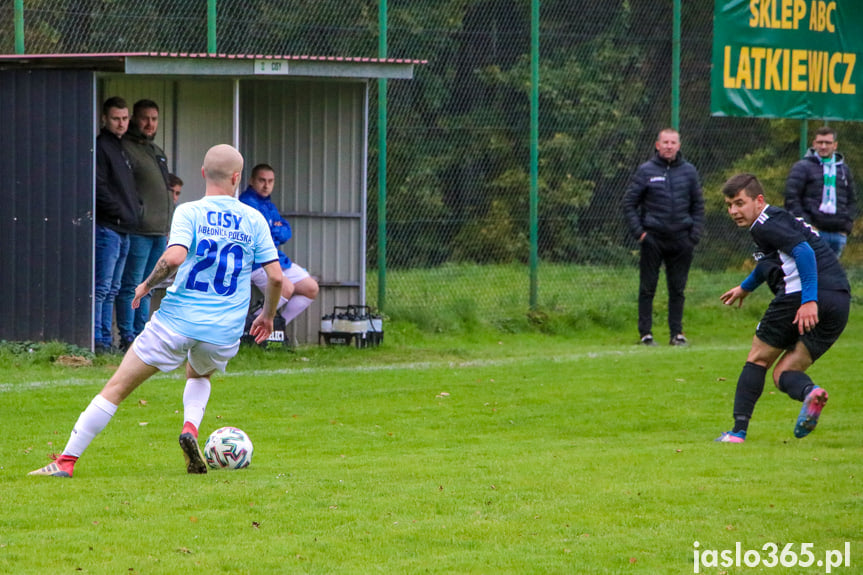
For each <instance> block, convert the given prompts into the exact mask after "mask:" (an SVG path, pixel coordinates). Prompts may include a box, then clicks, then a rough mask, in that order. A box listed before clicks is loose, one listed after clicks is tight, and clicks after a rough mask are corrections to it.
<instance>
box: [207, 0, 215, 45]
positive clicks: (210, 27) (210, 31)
mask: <svg viewBox="0 0 863 575" xmlns="http://www.w3.org/2000/svg"><path fill="white" fill-rule="evenodd" d="M207 53H209V54H215V53H216V0H207Z"/></svg>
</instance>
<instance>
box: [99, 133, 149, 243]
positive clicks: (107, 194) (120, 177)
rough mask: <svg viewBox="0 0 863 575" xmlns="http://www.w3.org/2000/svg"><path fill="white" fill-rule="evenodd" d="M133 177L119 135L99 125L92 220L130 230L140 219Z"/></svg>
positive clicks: (120, 231)
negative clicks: (100, 129)
mask: <svg viewBox="0 0 863 575" xmlns="http://www.w3.org/2000/svg"><path fill="white" fill-rule="evenodd" d="M141 210H142V207H141V200H140V199H138V191H137V189H136V188H135V176H134V175H133V174H132V165H131V164H130V163H129V158H128V157H127V156H126V152H124V151H123V146H122V144H121V141H120V138H118V137H117V136H115V135H114V134H113V133H112V132H111V131H110V130H108V129H107V128H102V131H101V133H100V134H99V136H98V137H97V138H96V223H97V224H99V225H100V226H104V227H106V228H110V229H112V230H114V231H115V232H119V233H123V234H128V233H132V232H134V231H135V230H136V229H137V228H138V225H139V224H140V220H141Z"/></svg>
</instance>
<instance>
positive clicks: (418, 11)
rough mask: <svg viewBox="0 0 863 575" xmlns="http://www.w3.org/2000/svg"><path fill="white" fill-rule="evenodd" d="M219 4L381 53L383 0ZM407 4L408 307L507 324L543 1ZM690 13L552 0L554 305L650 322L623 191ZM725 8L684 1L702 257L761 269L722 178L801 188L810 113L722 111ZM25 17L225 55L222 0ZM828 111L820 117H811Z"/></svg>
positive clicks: (275, 50) (95, 6) (775, 195)
mask: <svg viewBox="0 0 863 575" xmlns="http://www.w3.org/2000/svg"><path fill="white" fill-rule="evenodd" d="M12 4H13V2H12V1H11V0H10V1H7V2H4V3H3V4H2V5H0V52H3V53H7V54H8V53H13V52H14V28H13V26H14V24H13V20H14V18H13V6H12ZM216 8H217V10H216V12H217V15H218V18H217V27H216V32H217V36H216V40H217V51H218V52H221V53H259V54H311V55H318V56H330V55H336V56H365V57H376V56H377V55H378V54H377V45H378V5H377V3H374V2H364V1H358V0H314V1H312V0H305V1H298V0H286V1H264V0H243V1H240V0H220V1H219V2H218V3H217V5H216ZM388 13H389V23H388V31H387V37H388V46H389V54H388V55H389V56H390V57H396V58H413V59H424V60H428V64H426V65H423V66H418V67H417V68H416V73H415V78H414V79H413V80H411V81H392V82H390V83H389V84H388V110H389V120H388V157H387V161H388V169H387V182H388V190H387V191H388V201H387V224H388V227H387V230H388V232H387V264H388V269H387V304H388V310H389V309H390V308H392V310H397V311H399V312H400V313H405V314H411V313H418V311H417V310H418V309H419V308H420V307H422V308H423V309H424V310H425V312H426V313H432V314H433V313H435V310H437V309H439V308H443V307H450V308H452V307H456V308H458V307H461V308H463V309H462V312H461V313H464V314H468V315H470V314H476V315H480V316H486V317H488V316H490V315H494V314H498V316H499V317H500V318H501V321H506V318H508V317H512V316H515V315H519V314H521V315H525V314H526V313H527V311H528V300H529V273H528V267H527V261H528V255H529V249H530V245H529V178H528V174H529V110H530V103H529V88H530V83H529V78H530V56H529V52H530V2H529V0H434V1H433V0H390V1H389V3H388ZM672 17H673V14H672V3H671V2H656V1H655V0H609V1H607V2H574V1H572V0H544V1H543V2H542V5H541V16H540V46H541V48H540V69H541V71H540V78H541V80H540V87H539V91H540V134H539V146H540V149H539V158H540V166H539V196H540V199H539V243H538V246H537V248H538V253H539V257H540V267H539V304H540V307H541V308H542V309H556V310H562V311H564V312H566V311H569V310H573V309H575V308H576V307H582V308H586V309H589V310H592V311H591V313H597V312H599V313H601V311H602V309H603V308H604V307H607V306H615V305H616V306H629V307H631V309H632V310H633V320H632V321H633V323H634V309H635V300H636V293H635V290H636V285H637V280H636V278H635V276H636V275H637V246H636V244H635V243H634V241H632V239H631V238H629V237H628V232H627V230H626V227H625V225H624V221H623V217H622V213H621V199H622V196H623V193H624V190H625V188H626V185H627V182H628V180H629V178H630V176H631V174H632V173H633V171H634V170H635V168H636V167H637V166H638V164H640V163H641V162H643V161H645V160H647V159H648V158H649V157H650V156H651V154H652V151H653V141H654V139H655V137H656V134H657V132H658V131H659V129H660V128H663V127H666V126H667V125H668V124H669V123H670V119H671V110H670V107H671V96H670V94H671V76H672ZM712 18H713V3H712V2H687V3H684V7H683V21H682V43H681V47H682V48H681V54H682V62H681V69H680V78H681V100H680V101H681V108H680V132H681V135H682V141H683V153H684V155H685V156H686V157H687V158H688V159H689V160H690V161H691V162H692V163H693V164H695V166H696V167H697V168H698V169H699V172H700V174H701V176H702V178H703V181H704V190H705V198H706V209H707V229H706V233H705V237H704V239H703V241H702V243H701V244H700V245H699V247H698V248H697V251H696V259H695V264H694V266H695V268H696V269H697V270H704V271H706V272H710V271H716V270H742V269H743V268H744V267H745V266H746V265H747V261H748V257H747V251H748V247H749V242H748V238H747V237H746V234H745V233H741V232H740V231H739V230H737V229H736V228H735V227H734V226H733V225H731V223H730V222H729V221H728V218H727V216H726V215H725V212H724V208H723V202H722V199H721V197H720V195H719V193H718V189H719V186H720V185H721V183H722V182H723V181H724V180H725V179H726V178H727V177H728V176H729V175H731V174H732V173H736V172H738V171H744V170H745V171H752V172H755V173H757V174H758V175H759V176H760V177H761V179H762V180H763V181H764V183H765V185H766V188H767V190H768V191H769V196H770V197H769V198H768V199H769V200H770V201H772V202H773V203H780V204H781V202H782V200H781V197H782V190H783V188H784V181H785V177H786V175H787V173H788V170H789V168H790V166H791V164H792V163H793V162H794V161H795V160H796V159H797V158H798V157H799V153H800V144H799V138H800V132H801V125H800V122H799V121H792V120H766V119H745V118H714V117H711V116H710V72H711V67H710V58H711V42H712ZM24 31H25V35H24V36H25V37H24V40H25V45H26V52H27V53H95V52H118V51H126V52H131V51H135V52H138V51H175V52H206V51H207V48H208V35H207V3H206V2H204V1H202V0H196V1H194V2H192V1H190V0H185V1H183V0H180V1H166V0H110V1H108V0H76V1H70V0H51V1H48V0H24ZM372 92H373V101H372V109H371V114H370V117H371V118H372V122H373V123H372V126H371V132H370V137H369V145H370V151H371V157H370V161H369V179H368V181H369V206H368V208H369V209H368V213H369V226H368V230H369V238H368V240H369V241H368V246H369V253H368V264H369V267H370V270H371V271H370V274H369V286H368V290H367V292H368V294H369V298H370V300H371V301H370V303H371V304H374V303H375V301H374V300H375V297H376V294H377V290H376V281H377V275H376V274H377V272H376V270H375V269H374V267H375V266H376V265H377V245H378V243H377V222H376V217H377V205H376V203H377V189H376V186H377V169H378V163H377V157H376V144H377V140H376V137H375V134H376V132H377V126H376V125H375V120H376V114H375V109H376V92H377V85H376V83H373V84H372ZM820 125H821V122H818V121H812V122H810V124H809V126H808V129H809V133H810V134H812V133H814V130H815V128H817V127H818V126H820ZM833 126H834V127H835V128H836V129H837V130H838V131H839V140H840V150H841V151H842V152H843V153H844V154H845V156H846V158H847V160H848V162H849V164H850V166H851V167H852V169H854V167H855V166H856V165H863V144H861V142H863V138H861V135H863V129H861V128H860V126H859V125H856V124H852V123H833ZM861 177H863V176H861ZM858 235H859V234H855V235H854V236H852V238H850V240H849V244H848V248H847V250H846V253H845V255H844V256H843V262H844V263H845V264H846V266H847V267H848V268H849V270H850V271H851V272H852V274H853V273H857V272H858V269H859V268H860V262H861V261H863V249H861V248H860V246H859V245H858V244H860V238H859V237H858ZM609 279H611V281H609ZM585 285H587V286H588V288H589V289H587V290H585V289H584V287H585ZM721 287H725V286H721ZM478 288H481V289H478ZM717 289H719V288H717ZM576 291H577V292H578V296H577V297H576V296H575V295H574V292H576ZM661 293H662V292H660V295H659V296H658V298H657V304H658V306H659V305H661V304H660V301H659V300H660V299H661ZM609 298H610V299H609ZM615 302H616V303H615ZM660 309H661V308H658V312H657V313H660Z"/></svg>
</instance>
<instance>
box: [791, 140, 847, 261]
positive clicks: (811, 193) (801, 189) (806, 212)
mask: <svg viewBox="0 0 863 575" xmlns="http://www.w3.org/2000/svg"><path fill="white" fill-rule="evenodd" d="M837 145H838V140H837V139H836V130H834V129H833V128H830V127H828V126H823V127H821V128H818V129H817V130H816V131H815V139H814V140H813V142H812V147H811V148H809V151H808V152H806V155H805V156H803V159H802V160H800V161H799V162H797V163H795V164H794V165H793V166H792V167H791V172H790V173H789V174H788V180H787V181H786V183H785V209H786V210H788V211H789V212H791V214H792V215H794V216H795V217H798V218H803V219H804V220H805V221H806V223H808V224H809V225H811V226H812V227H813V228H815V230H816V231H817V232H818V234H819V235H820V236H821V239H822V240H824V241H825V242H827V245H828V246H830V248H831V249H832V250H833V251H834V252H835V253H836V257H839V256H841V255H842V251H843V250H844V249H845V243H846V242H847V241H848V234H850V233H851V229H852V227H853V226H854V218H855V217H856V216H857V198H856V196H855V194H854V179H853V178H852V177H851V170H850V169H849V168H848V165H847V164H846V163H845V158H843V156H842V154H840V153H838V152H836V146H837Z"/></svg>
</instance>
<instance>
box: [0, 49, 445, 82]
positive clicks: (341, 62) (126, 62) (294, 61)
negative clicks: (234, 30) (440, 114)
mask: <svg viewBox="0 0 863 575" xmlns="http://www.w3.org/2000/svg"><path fill="white" fill-rule="evenodd" d="M426 63H428V62H427V60H409V59H404V58H364V57H353V56H313V55H308V54H293V55H292V54H288V55H274V54H207V53H193V52H114V53H104V54H0V69H21V68H24V69H35V68H62V69H86V70H95V71H100V72H118V73H125V74H150V75H181V76H232V77H236V76H260V75H271V76H307V77H313V76H317V77H331V78H394V79H398V78H411V77H413V67H414V66H415V65H418V64H426Z"/></svg>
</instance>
